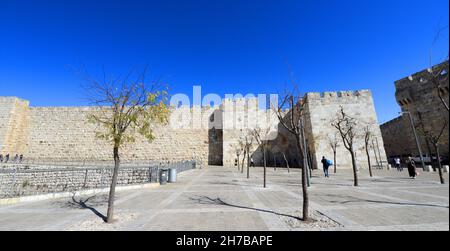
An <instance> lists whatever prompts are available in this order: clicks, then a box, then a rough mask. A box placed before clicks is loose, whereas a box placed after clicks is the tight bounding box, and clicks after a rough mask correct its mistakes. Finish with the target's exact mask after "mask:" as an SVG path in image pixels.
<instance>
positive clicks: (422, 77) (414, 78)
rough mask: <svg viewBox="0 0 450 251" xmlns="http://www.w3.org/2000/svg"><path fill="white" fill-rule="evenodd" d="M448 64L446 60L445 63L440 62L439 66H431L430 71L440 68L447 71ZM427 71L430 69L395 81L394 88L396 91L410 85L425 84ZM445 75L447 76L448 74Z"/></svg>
mask: <svg viewBox="0 0 450 251" xmlns="http://www.w3.org/2000/svg"><path fill="white" fill-rule="evenodd" d="M448 64H449V61H448V60H447V61H445V62H442V63H440V64H437V65H435V66H433V67H432V70H435V69H437V68H441V67H447V69H448ZM429 70H430V68H428V69H425V70H422V71H419V72H416V73H414V74H412V75H410V76H408V77H404V78H402V79H399V80H397V81H395V86H396V87H397V89H402V88H407V87H408V86H409V85H410V84H412V83H424V82H427V80H426V77H427V76H428V75H429V73H428V72H429ZM446 74H448V72H447V73H446Z"/></svg>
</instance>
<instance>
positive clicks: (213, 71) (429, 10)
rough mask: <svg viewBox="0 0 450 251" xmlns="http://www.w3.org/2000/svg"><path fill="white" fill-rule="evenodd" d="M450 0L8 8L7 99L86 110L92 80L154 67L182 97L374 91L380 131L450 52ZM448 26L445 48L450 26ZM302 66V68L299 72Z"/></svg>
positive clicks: (9, 2)
mask: <svg viewBox="0 0 450 251" xmlns="http://www.w3.org/2000/svg"><path fill="white" fill-rule="evenodd" d="M448 5H449V2H448V0H420V1H419V0H390V1H385V0H373V1H372V0H360V1H356V0H352V1H350V0H339V1H338V0H304V1H300V0H298V1H289V0H273V1H269V0H241V1H237V0H228V1H223V0H209V1H207V0H184V1H182V0H178V1H175V0H166V1H144V0H141V1H117V0H108V1H106V0H99V1H83V0H78V1H71V0H66V1H20V0H14V1H13V0H2V1H0V32H1V33H0V34H1V36H0V96H18V97H21V98H24V99H28V100H30V101H31V105H33V106H74V105H85V104H86V103H85V101H84V100H83V93H82V90H81V88H80V84H81V83H82V79H81V78H80V76H78V75H77V74H75V73H74V71H73V70H72V69H82V68H84V69H85V70H86V71H88V72H89V73H90V74H91V75H93V76H94V77H95V76H100V74H99V73H100V72H101V70H102V68H103V67H104V68H105V69H106V72H107V73H108V74H112V75H117V74H125V73H127V72H128V71H129V70H130V69H131V68H133V67H143V66H145V65H148V66H149V67H150V70H151V76H150V77H151V78H161V79H162V80H163V81H165V82H167V83H168V84H169V85H170V86H171V93H173V94H175V93H187V94H191V93H192V86H193V85H201V86H202V92H203V94H206V93H218V94H219V95H222V96H223V95H224V94H226V93H243V94H246V93H278V92H280V91H283V90H284V88H285V86H286V84H287V83H288V82H289V79H290V77H289V75H290V73H289V72H290V70H289V68H291V69H292V72H293V73H294V74H295V79H296V81H297V82H298V83H299V86H300V88H301V91H304V92H309V91H318V92H321V91H338V90H353V89H371V90H372V91H373V94H374V100H375V105H376V109H377V113H378V118H379V121H380V122H385V121H387V120H389V119H391V118H394V117H396V116H397V112H398V111H399V108H398V105H397V104H396V102H395V97H394V93H395V88H394V81H395V80H398V79H400V78H403V77H405V76H408V75H409V74H412V73H414V72H417V71H419V70H421V69H423V68H425V67H428V66H429V64H430V49H431V48H433V49H432V55H433V56H432V59H433V63H438V62H440V61H442V60H443V59H444V58H445V57H446V56H447V55H448V21H449V12H448V9H449V6H448ZM445 26H446V27H447V28H446V29H445V31H444V33H443V34H442V38H441V39H440V40H439V41H438V42H437V43H436V44H434V45H433V39H434V37H435V35H436V33H437V31H438V30H439V28H441V27H445ZM288 65H290V66H288Z"/></svg>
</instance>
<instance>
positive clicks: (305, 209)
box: [297, 136, 309, 221]
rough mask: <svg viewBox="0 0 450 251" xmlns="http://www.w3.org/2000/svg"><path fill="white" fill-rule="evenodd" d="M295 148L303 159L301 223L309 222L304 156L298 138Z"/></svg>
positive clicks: (298, 137) (298, 138)
mask: <svg viewBox="0 0 450 251" xmlns="http://www.w3.org/2000/svg"><path fill="white" fill-rule="evenodd" d="M297 147H298V149H299V151H300V158H302V159H303V167H302V195H303V217H302V218H303V221H308V220H309V198H308V185H307V184H306V180H307V178H308V177H307V170H306V168H307V167H306V165H305V162H306V161H305V156H304V154H303V152H302V147H301V144H300V136H297Z"/></svg>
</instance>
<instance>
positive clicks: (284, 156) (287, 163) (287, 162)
mask: <svg viewBox="0 0 450 251" xmlns="http://www.w3.org/2000/svg"><path fill="white" fill-rule="evenodd" d="M281 154H283V158H284V161H286V167H287V170H288V173H290V170H289V161H288V160H287V158H286V154H284V152H282V153H281Z"/></svg>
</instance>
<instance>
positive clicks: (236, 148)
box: [234, 142, 242, 171]
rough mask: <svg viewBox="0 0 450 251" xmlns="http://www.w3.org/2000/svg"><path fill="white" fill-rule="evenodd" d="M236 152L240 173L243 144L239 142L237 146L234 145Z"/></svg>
mask: <svg viewBox="0 0 450 251" xmlns="http://www.w3.org/2000/svg"><path fill="white" fill-rule="evenodd" d="M234 151H235V153H236V166H237V168H238V171H239V157H240V156H241V152H242V146H241V142H238V143H237V144H235V145H234Z"/></svg>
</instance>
